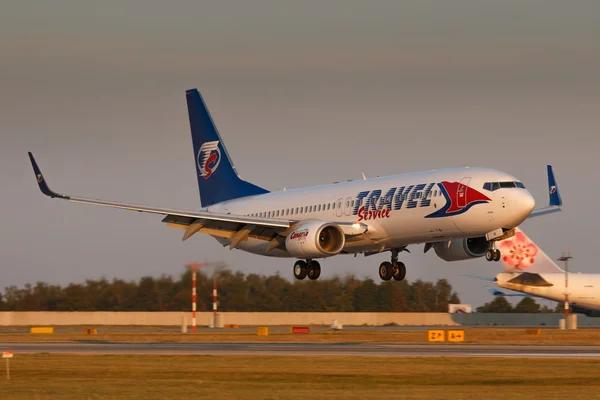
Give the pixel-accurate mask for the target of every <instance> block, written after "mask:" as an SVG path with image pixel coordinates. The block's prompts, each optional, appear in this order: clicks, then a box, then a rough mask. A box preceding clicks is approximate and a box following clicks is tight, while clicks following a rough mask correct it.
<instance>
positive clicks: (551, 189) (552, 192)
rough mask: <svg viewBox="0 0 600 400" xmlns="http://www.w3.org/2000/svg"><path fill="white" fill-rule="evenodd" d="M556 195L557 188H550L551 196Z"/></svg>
mask: <svg viewBox="0 0 600 400" xmlns="http://www.w3.org/2000/svg"><path fill="white" fill-rule="evenodd" d="M554 193H556V186H550V194H554Z"/></svg>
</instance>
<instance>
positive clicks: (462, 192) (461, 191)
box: [456, 177, 471, 208]
mask: <svg viewBox="0 0 600 400" xmlns="http://www.w3.org/2000/svg"><path fill="white" fill-rule="evenodd" d="M469 182H471V178H468V177H465V178H462V180H461V181H460V183H459V184H458V189H457V190H456V205H457V206H458V207H459V208H464V207H466V206H467V186H469Z"/></svg>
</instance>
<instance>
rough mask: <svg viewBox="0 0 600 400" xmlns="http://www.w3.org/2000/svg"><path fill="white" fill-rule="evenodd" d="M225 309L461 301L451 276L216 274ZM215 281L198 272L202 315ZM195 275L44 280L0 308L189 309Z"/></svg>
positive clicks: (6, 296)
mask: <svg viewBox="0 0 600 400" xmlns="http://www.w3.org/2000/svg"><path fill="white" fill-rule="evenodd" d="M216 281H217V286H218V301H219V305H218V308H219V310H220V311H283V312H295V311H296V312H297V311H311V312H316V311H339V312H352V311H370V312H377V311H381V312H384V311H387V312H447V311H448V304H449V303H460V299H459V297H458V294H457V293H456V292H454V291H453V290H452V286H451V285H450V284H449V283H448V281H447V280H446V279H440V280H438V281H437V282H435V283H433V282H425V281H422V280H417V281H414V282H412V283H409V282H407V281H401V282H395V281H388V282H380V283H375V282H374V281H373V280H372V279H359V278H357V277H356V276H353V275H349V276H345V277H334V278H330V279H319V280H316V281H297V280H294V281H293V282H290V281H288V280H286V279H284V278H282V277H281V276H279V274H275V275H270V276H264V275H257V274H248V275H246V274H244V273H242V272H232V271H230V270H221V271H219V272H218V273H217V275H216ZM212 285H213V283H212V277H209V276H207V275H205V274H204V273H201V272H199V273H198V275H197V283H196V287H197V293H198V295H197V310H198V311H208V310H212V301H213V300H212V297H211V294H212ZM191 287H192V276H191V272H190V271H187V270H186V271H185V272H184V273H182V274H181V275H180V276H179V277H178V278H173V277H172V276H167V275H163V276H160V277H158V278H155V277H152V276H145V277H143V278H141V279H140V280H139V281H137V282H136V281H124V280H121V279H113V280H112V281H109V280H107V279H99V280H86V281H85V282H84V283H71V284H68V285H66V286H60V285H51V284H48V283H44V282H38V283H36V284H35V285H31V284H26V285H24V287H22V288H18V287H16V286H9V287H6V288H5V289H4V293H3V294H0V311H187V310H190V309H191Z"/></svg>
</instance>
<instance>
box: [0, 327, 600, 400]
mask: <svg viewBox="0 0 600 400" xmlns="http://www.w3.org/2000/svg"><path fill="white" fill-rule="evenodd" d="M97 329H98V334H97V335H84V334H83V330H84V328H83V327H81V328H79V332H78V333H77V332H57V333H54V334H30V333H0V342H77V341H109V342H139V343H152V342H162V343H179V342H182V343H188V342H189V343H250V342H253V343H426V342H427V330H426V329H423V330H354V331H352V330H344V331H337V332H331V331H330V332H327V331H323V330H320V331H317V332H315V331H313V332H311V333H310V334H308V335H292V334H290V333H289V331H281V330H279V331H277V330H276V331H273V330H270V332H269V336H257V335H256V330H255V329H252V330H236V329H226V330H220V329H215V330H202V331H200V332H197V333H195V334H193V333H186V334H181V333H177V332H143V331H138V332H110V331H103V329H102V327H98V328H97ZM456 329H460V328H456ZM464 331H465V342H466V343H478V344H531V345H537V344H547V345H574V344H585V345H600V329H596V328H594V329H591V328H586V329H577V330H562V331H561V330H559V329H555V328H545V329H542V333H541V334H540V335H534V334H529V333H527V331H528V330H527V329H525V328H484V327H481V328H466V329H464ZM5 332H6V331H5ZM0 399H1V398H0Z"/></svg>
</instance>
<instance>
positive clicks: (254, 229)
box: [29, 152, 294, 240]
mask: <svg viewBox="0 0 600 400" xmlns="http://www.w3.org/2000/svg"><path fill="white" fill-rule="evenodd" d="M29 159H30V160H31V165H32V167H33V171H34V173H35V177H36V179H37V182H38V186H39V187H40V190H41V191H42V193H44V194H45V195H46V196H49V197H52V198H58V199H63V200H68V201H71V202H74V203H83V204H91V205H95V206H103V207H111V208H120V209H124V210H131V211H138V212H144V213H152V214H160V215H164V216H165V218H164V219H163V222H166V223H167V224H169V225H171V226H176V227H180V228H184V229H186V233H185V234H184V236H183V240H186V239H188V238H189V237H191V236H192V235H193V234H195V233H196V232H204V233H208V234H211V235H215V236H222V237H229V238H232V237H233V236H234V235H235V234H236V233H238V232H239V231H240V230H244V229H245V230H246V231H249V235H248V236H253V237H261V238H264V239H265V240H270V239H272V237H273V236H275V235H276V234H279V233H284V232H285V231H286V230H288V229H289V228H290V227H291V226H293V222H294V221H290V220H283V219H267V218H256V217H246V216H240V215H229V214H216V213H209V212H201V211H190V210H175V209H169V208H159V207H148V206H141V205H136V204H128V203H120V202H114V201H105V200H96V199H89V198H85V197H77V196H70V195H66V194H60V193H57V192H54V191H53V190H51V189H50V187H49V186H48V182H47V181H46V179H45V178H44V176H43V175H42V172H41V170H40V168H39V167H38V165H37V162H36V161H35V158H34V157H33V154H31V152H29Z"/></svg>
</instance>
